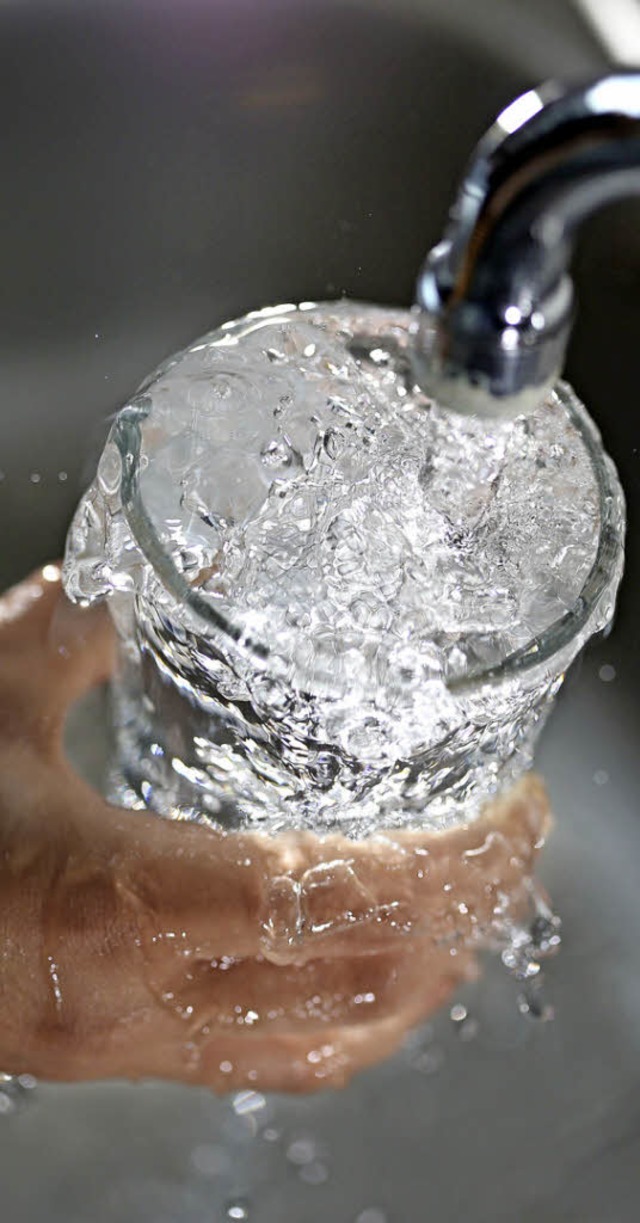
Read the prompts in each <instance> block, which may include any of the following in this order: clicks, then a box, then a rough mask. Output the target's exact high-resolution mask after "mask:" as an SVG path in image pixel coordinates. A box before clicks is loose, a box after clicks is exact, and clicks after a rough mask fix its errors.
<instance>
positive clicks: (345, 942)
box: [0, 566, 548, 1090]
mask: <svg viewBox="0 0 640 1223" xmlns="http://www.w3.org/2000/svg"><path fill="white" fill-rule="evenodd" d="M113 662H114V650H113V637H112V630H111V627H110V621H109V617H108V615H107V614H106V612H105V611H104V609H103V608H98V609H89V610H81V609H79V608H76V607H73V606H72V605H71V604H69V603H68V602H67V600H66V599H65V597H64V595H63V594H62V592H61V589H60V582H59V574H58V571H57V569H56V567H54V566H45V568H44V570H42V571H40V572H39V573H37V574H35V575H33V576H32V577H31V578H29V579H28V580H27V581H25V582H23V583H21V584H20V585H19V586H17V587H15V588H14V589H13V590H11V591H9V592H8V593H7V594H5V595H4V596H3V597H2V599H0V948H1V949H2V966H1V968H0V1067H1V1068H2V1069H3V1070H5V1071H7V1072H9V1073H14V1074H18V1073H22V1072H29V1073H31V1074H35V1075H36V1076H39V1077H44V1078H48V1079H62V1080H79V1079H96V1078H106V1077H126V1078H141V1077H156V1078H171V1079H179V1080H183V1081H186V1082H192V1083H200V1084H206V1085H208V1086H211V1087H213V1088H216V1089H220V1090H227V1089H228V1088H229V1087H237V1086H255V1087H260V1088H263V1089H273V1090H310V1089H313V1088H317V1087H323V1086H332V1085H341V1084H342V1083H344V1082H345V1081H346V1080H347V1079H348V1078H349V1077H350V1075H351V1074H352V1073H353V1072H354V1071H355V1070H357V1069H359V1068H361V1067H363V1066H365V1065H367V1064H370V1063H371V1062H374V1061H377V1060H379V1059H380V1058H382V1057H385V1056H387V1055H388V1054H389V1053H391V1052H392V1051H393V1050H394V1049H396V1048H397V1047H398V1045H399V1044H400V1043H401V1042H402V1040H403V1038H404V1037H405V1035H406V1033H407V1031H408V1030H409V1029H410V1028H411V1027H413V1026H414V1025H416V1024H418V1023H419V1022H421V1021H422V1020H423V1019H424V1018H426V1016H427V1015H428V1014H430V1013H431V1012H432V1011H433V1010H434V1009H435V1008H437V1007H438V1006H440V1005H441V1004H442V1003H443V1002H444V1001H445V999H446V998H447V997H448V996H449V995H450V994H451V992H452V991H453V990H454V989H455V988H456V986H457V985H458V984H459V982H460V981H461V980H464V979H465V978H466V977H468V976H469V975H470V974H472V973H473V971H474V951H475V949H476V947H477V946H479V945H481V943H482V933H483V931H484V932H486V931H487V929H488V928H489V926H490V924H491V920H492V914H493V911H494V909H495V908H496V907H497V906H498V907H499V906H504V904H505V898H506V899H507V903H508V904H510V905H512V907H513V911H514V912H517V911H518V909H519V907H521V906H523V905H524V903H525V894H526V882H527V879H528V878H529V876H530V874H531V870H532V867H533V862H534V860H535V857H536V855H537V853H538V851H539V849H540V847H541V845H542V842H543V837H544V831H545V828H546V825H547V822H548V806H547V800H546V795H545V792H544V788H543V787H542V784H541V783H540V782H539V781H538V780H537V779H535V778H533V777H527V778H525V779H524V780H523V781H522V782H520V783H519V785H518V786H516V787H515V788H514V790H512V791H511V793H510V794H509V795H507V796H506V797H505V798H504V799H501V800H499V801H497V802H495V803H493V804H491V805H490V806H489V807H488V808H487V809H486V810H485V812H484V813H483V815H482V816H481V817H480V818H479V819H478V820H477V821H476V822H475V823H473V824H472V825H470V826H469V827H468V828H459V829H456V830H453V831H449V832H445V833H423V832H419V833H397V834H396V833H394V834H393V836H381V837H376V838H372V839H370V840H367V841H361V842H355V841H349V840H347V839H345V838H342V837H340V836H337V835H331V836H327V837H325V838H319V837H316V836H314V835H312V834H310V833H302V834H296V835H281V836H278V837H272V838H269V837H266V836H264V835H258V834H254V833H240V834H235V833H234V834H223V833H216V832H212V831H210V830H209V829H207V828H204V827H201V826H199V825H197V824H185V823H173V822H171V821H168V820H163V819H161V818H159V817H157V816H155V815H152V814H147V813H146V812H132V811H125V810H122V809H120V808H117V807H113V806H111V805H109V804H108V803H107V802H105V800H104V799H103V798H102V797H101V796H100V795H99V794H98V793H97V792H96V791H95V790H93V789H92V788H91V787H90V786H88V785H87V784H86V783H85V782H84V781H82V780H81V779H80V777H79V776H78V775H77V774H76V773H75V771H74V770H73V768H72V766H71V764H70V763H69V761H68V760H67V758H66V756H65V753H64V750H63V746H62V732H63V728H64V723H65V719H66V715H67V713H68V710H69V708H70V707H71V705H72V704H73V703H74V702H75V701H76V700H77V699H79V698H80V697H81V696H82V695H83V694H85V693H86V692H87V691H88V690H89V689H90V688H92V687H93V686H95V685H96V684H99V683H101V682H102V681H104V680H105V679H106V678H107V677H108V675H109V673H110V671H111V669H112V666H113Z"/></svg>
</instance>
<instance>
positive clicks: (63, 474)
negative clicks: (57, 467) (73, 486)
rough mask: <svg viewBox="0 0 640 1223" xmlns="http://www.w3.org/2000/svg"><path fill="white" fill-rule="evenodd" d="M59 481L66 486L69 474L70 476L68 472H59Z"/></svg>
mask: <svg viewBox="0 0 640 1223" xmlns="http://www.w3.org/2000/svg"><path fill="white" fill-rule="evenodd" d="M58 479H59V481H60V483H61V484H65V483H66V481H67V480H68V479H69V474H68V472H66V471H59V472H58Z"/></svg>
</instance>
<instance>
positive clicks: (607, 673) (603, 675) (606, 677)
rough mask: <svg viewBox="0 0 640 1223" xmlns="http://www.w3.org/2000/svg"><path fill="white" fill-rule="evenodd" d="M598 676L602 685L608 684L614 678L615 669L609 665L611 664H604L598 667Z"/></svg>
mask: <svg viewBox="0 0 640 1223" xmlns="http://www.w3.org/2000/svg"><path fill="white" fill-rule="evenodd" d="M598 675H599V676H600V679H601V680H602V682H603V684H610V683H612V681H613V680H614V679H615V678H616V675H617V671H616V669H615V667H613V666H612V665H611V663H608V662H605V663H603V665H602V666H601V667H600V670H599V671H598Z"/></svg>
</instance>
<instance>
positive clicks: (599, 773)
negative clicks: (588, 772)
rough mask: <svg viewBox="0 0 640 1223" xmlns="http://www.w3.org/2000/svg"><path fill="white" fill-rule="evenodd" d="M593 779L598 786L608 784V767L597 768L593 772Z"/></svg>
mask: <svg viewBox="0 0 640 1223" xmlns="http://www.w3.org/2000/svg"><path fill="white" fill-rule="evenodd" d="M593 780H594V782H595V784H596V785H597V786H606V784H607V782H608V780H609V774H608V773H607V770H606V769H596V771H595V773H594V774H593Z"/></svg>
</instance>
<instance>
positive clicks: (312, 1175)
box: [298, 1159, 329, 1185]
mask: <svg viewBox="0 0 640 1223" xmlns="http://www.w3.org/2000/svg"><path fill="white" fill-rule="evenodd" d="M298 1175H299V1177H300V1180H301V1181H304V1183H305V1185H324V1184H325V1182H326V1181H328V1179H329V1169H328V1168H327V1167H326V1165H325V1164H323V1163H320V1160H318V1159H314V1160H313V1161H312V1162H311V1163H310V1164H305V1165H304V1166H303V1167H302V1168H301V1169H300V1171H299V1173H298Z"/></svg>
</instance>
